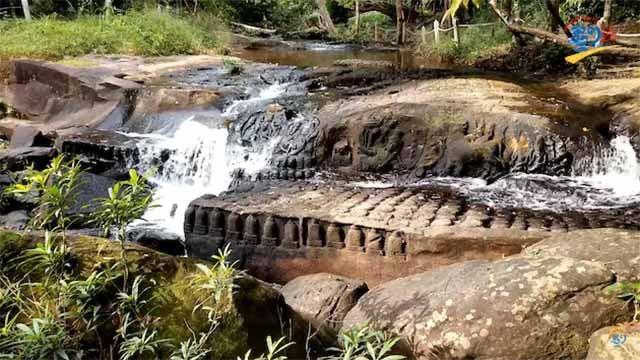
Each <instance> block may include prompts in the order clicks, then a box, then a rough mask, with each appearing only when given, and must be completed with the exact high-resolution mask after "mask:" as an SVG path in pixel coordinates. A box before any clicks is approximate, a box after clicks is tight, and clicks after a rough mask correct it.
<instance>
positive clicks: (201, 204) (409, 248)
mask: <svg viewBox="0 0 640 360" xmlns="http://www.w3.org/2000/svg"><path fill="white" fill-rule="evenodd" d="M545 215H546V216H548V217H545ZM534 220H535V221H534ZM566 221H567V220H565V219H563V218H562V217H561V216H559V217H557V216H553V214H535V213H521V212H517V211H509V210H506V211H502V210H496V209H491V208H487V207H486V206H475V205H474V204H469V203H466V202H465V200H464V198H461V197H458V196H456V195H455V194H452V193H447V192H443V191H439V190H437V189H429V188H420V187H416V188H410V187H407V188H402V187H397V188H384V189H375V188H358V187H354V186H349V185H347V184H342V185H340V184H338V183H334V184H332V185H331V186H326V185H323V184H313V183H303V182H282V183H275V184H271V185H268V184H266V183H263V184H261V186H256V187H255V188H253V189H251V190H250V191H247V192H243V193H241V192H231V193H227V194H224V195H221V196H220V197H211V196H203V197H201V198H200V199H197V200H195V201H193V202H192V203H191V205H190V207H189V209H188V210H187V212H186V214H185V225H184V231H185V236H186V244H187V252H188V253H189V254H190V255H192V256H198V257H203V258H206V257H209V256H211V255H212V254H214V253H215V252H217V249H219V248H221V247H223V246H225V245H226V244H229V245H230V246H231V247H232V249H233V250H234V254H235V255H236V256H238V257H239V259H240V260H241V265H242V266H243V267H244V268H246V269H248V270H249V271H250V272H251V273H254V274H259V276H260V277H262V278H265V279H268V280H270V281H277V282H287V281H289V280H291V279H293V278H295V277H297V276H300V275H304V274H311V273H315V272H324V271H328V272H331V273H334V274H340V275H343V276H347V277H354V278H358V279H362V280H365V281H366V282H367V283H368V284H377V283H380V282H382V281H387V280H390V279H394V278H397V277H401V276H406V275H409V274H413V273H416V272H420V271H425V270H428V269H432V268H435V267H438V266H442V265H445V264H451V263H454V262H458V261H463V260H466V259H497V258H500V257H502V256H504V255H509V254H515V253H518V252H519V251H520V250H521V248H522V246H525V245H529V244H533V243H535V242H537V241H540V240H542V239H544V238H546V237H548V236H549V234H551V230H553V231H567V226H568V225H567V222H566ZM529 224H531V225H529ZM572 224H573V222H572Z"/></svg>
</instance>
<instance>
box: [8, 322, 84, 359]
mask: <svg viewBox="0 0 640 360" xmlns="http://www.w3.org/2000/svg"><path fill="white" fill-rule="evenodd" d="M15 336H16V337H17V338H18V340H17V342H18V343H19V344H21V347H22V349H23V354H22V356H23V357H22V358H24V359H54V360H57V359H64V360H68V359H69V358H70V354H72V353H73V352H74V351H72V350H71V349H69V348H68V344H67V342H68V339H69V338H70V336H68V335H67V333H66V331H65V329H64V326H63V325H62V324H61V323H60V322H59V321H58V320H57V319H56V318H55V317H53V315H51V314H47V316H46V317H43V318H35V319H33V320H32V321H31V324H22V323H21V324H17V325H16V333H15Z"/></svg>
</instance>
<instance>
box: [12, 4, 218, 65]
mask: <svg viewBox="0 0 640 360" xmlns="http://www.w3.org/2000/svg"><path fill="white" fill-rule="evenodd" d="M212 23H213V22H212V21H211V20H210V19H206V20H202V21H198V20H196V21H189V20H187V19H184V18H181V17H178V16H176V15H173V14H170V13H168V12H158V11H156V10H147V11H142V12H138V11H131V12H128V13H126V14H124V15H117V16H111V17H109V18H102V17H96V16H82V17H79V18H77V19H75V20H62V19H59V18H57V17H55V16H50V17H44V18H41V19H39V20H36V21H32V22H27V21H22V20H13V21H6V22H4V23H1V24H0V31H1V32H2V38H3V41H2V42H0V58H17V57H33V58H43V59H60V58H63V57H65V56H80V55H85V54H93V53H95V54H109V53H121V54H132V55H145V56H162V55H174V54H195V53H203V52H209V51H212V50H219V49H220V48H221V46H222V44H221V41H220V39H219V38H218V37H217V36H216V35H215V34H214V32H213V31H212V29H211V26H212ZM214 25H216V24H214ZM213 30H215V29H213Z"/></svg>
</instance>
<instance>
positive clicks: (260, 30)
mask: <svg viewBox="0 0 640 360" xmlns="http://www.w3.org/2000/svg"><path fill="white" fill-rule="evenodd" d="M231 25H235V26H237V27H241V28H243V29H245V30H248V31H253V32H258V33H263V34H268V35H272V34H275V33H276V30H274V29H265V28H261V27H257V26H251V25H247V24H241V23H238V22H233V21H232V22H231Z"/></svg>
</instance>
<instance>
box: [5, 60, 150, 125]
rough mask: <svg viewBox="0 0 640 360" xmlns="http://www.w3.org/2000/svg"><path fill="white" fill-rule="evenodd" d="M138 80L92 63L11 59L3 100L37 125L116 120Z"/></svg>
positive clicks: (124, 113)
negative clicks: (87, 65) (86, 65)
mask: <svg viewBox="0 0 640 360" xmlns="http://www.w3.org/2000/svg"><path fill="white" fill-rule="evenodd" d="M138 88H139V85H138V84H136V83H135V82H132V81H126V80H122V79H119V78H117V77H114V76H113V73H110V72H109V71H104V70H101V69H96V68H79V67H70V66H65V65H62V64H55V63H47V62H40V61H32V60H15V61H13V63H12V72H11V77H10V79H9V84H8V85H7V88H6V99H7V103H8V104H9V105H10V106H12V107H13V108H14V109H15V110H16V111H18V112H19V113H21V114H24V115H26V116H27V117H29V118H30V119H32V120H34V121H36V122H39V123H41V124H43V125H42V128H43V129H48V130H55V129H60V128H67V127H73V126H90V127H102V128H116V127H118V126H120V125H122V122H123V120H124V119H125V118H126V116H127V113H128V112H129V110H130V106H131V100H132V99H134V98H135V94H136V92H137V90H138Z"/></svg>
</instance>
